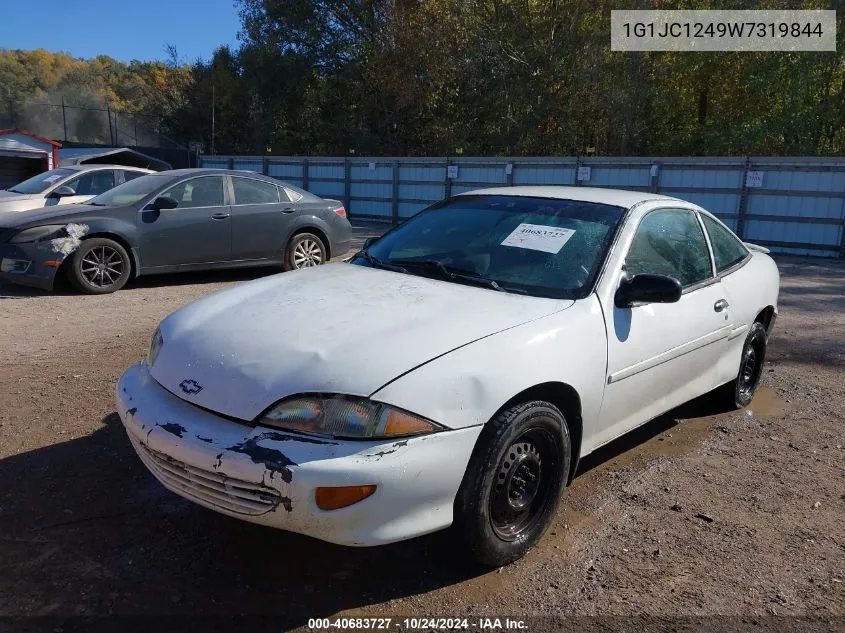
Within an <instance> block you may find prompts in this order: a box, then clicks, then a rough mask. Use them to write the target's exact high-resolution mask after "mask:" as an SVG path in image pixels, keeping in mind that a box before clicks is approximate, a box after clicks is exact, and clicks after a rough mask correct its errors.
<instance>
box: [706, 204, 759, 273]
mask: <svg viewBox="0 0 845 633" xmlns="http://www.w3.org/2000/svg"><path fill="white" fill-rule="evenodd" d="M701 219H702V220H703V221H704V228H705V229H707V235H708V236H710V246H711V247H712V248H713V259H714V260H715V262H716V271H717V272H723V271H725V270H727V269H728V268H730V267H731V266H734V265H736V264H738V263H739V262H741V261H742V260H744V259H745V258H746V257H748V249H747V248H745V245H744V244H743V243H742V242H740V241H739V238H738V237H736V236H735V235H734V234H733V233H731V232H730V231H729V230H728V229H726V228H725V227H723V226H722V225H721V224H719V223H718V222H716V220H714V219H713V218H711V217H710V216H707V215H704V214H703V213H702V214H701Z"/></svg>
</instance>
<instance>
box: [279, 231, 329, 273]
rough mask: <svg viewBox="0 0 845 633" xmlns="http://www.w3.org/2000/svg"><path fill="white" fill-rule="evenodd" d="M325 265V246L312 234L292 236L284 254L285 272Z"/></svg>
mask: <svg viewBox="0 0 845 633" xmlns="http://www.w3.org/2000/svg"><path fill="white" fill-rule="evenodd" d="M325 263H326V246H325V244H323V240H321V239H320V238H319V237H317V236H316V235H314V234H313V233H299V234H298V235H294V236H293V239H292V240H291V241H290V244H288V248H287V253H286V254H285V270H298V269H300V268H312V267H314V266H319V265H320V264H325Z"/></svg>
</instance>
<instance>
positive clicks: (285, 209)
mask: <svg viewBox="0 0 845 633" xmlns="http://www.w3.org/2000/svg"><path fill="white" fill-rule="evenodd" d="M294 211H296V209H294V208H293V207H283V208H282V213H293V212H294Z"/></svg>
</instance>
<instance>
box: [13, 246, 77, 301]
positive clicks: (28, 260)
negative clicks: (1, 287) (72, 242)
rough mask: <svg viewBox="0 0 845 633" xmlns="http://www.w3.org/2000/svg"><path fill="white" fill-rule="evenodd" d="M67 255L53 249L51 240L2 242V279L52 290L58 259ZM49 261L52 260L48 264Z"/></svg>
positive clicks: (62, 258)
mask: <svg viewBox="0 0 845 633" xmlns="http://www.w3.org/2000/svg"><path fill="white" fill-rule="evenodd" d="M64 258H65V255H63V254H58V253H55V252H53V251H52V250H51V248H50V245H49V242H48V243H47V244H46V246H45V244H44V243H39V242H36V243H28V244H0V279H5V280H6V281H10V282H12V283H15V284H20V285H22V286H32V287H34V288H41V289H42V290H52V289H53V284H54V283H55V280H56V272H57V271H58V267H57V266H56V265H55V262H56V261H57V260H59V261H61V260H64ZM47 262H51V264H48V263H47Z"/></svg>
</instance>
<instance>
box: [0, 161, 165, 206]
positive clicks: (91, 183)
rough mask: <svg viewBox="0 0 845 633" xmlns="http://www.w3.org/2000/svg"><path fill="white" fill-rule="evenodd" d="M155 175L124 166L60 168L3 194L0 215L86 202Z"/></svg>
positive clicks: (20, 184)
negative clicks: (120, 186) (6, 212)
mask: <svg viewBox="0 0 845 633" xmlns="http://www.w3.org/2000/svg"><path fill="white" fill-rule="evenodd" d="M153 173H155V172H154V171H152V170H150V169H144V168H142V167H124V166H121V165H71V166H68V167H57V168H56V169H51V170H50V171H45V172H44V173H41V174H38V175H37V176H33V177H32V178H29V179H28V180H24V181H23V182H21V183H18V184H17V185H15V186H14V187H9V188H8V189H6V190H2V191H0V211H29V210H30V209H41V208H43V207H49V206H52V205H56V204H78V203H80V202H87V201H88V200H90V199H91V198H93V197H94V196H98V195H100V194H101V193H105V192H106V191H108V190H109V189H112V188H113V187H116V186H117V185H120V184H123V183H124V182H127V181H129V180H133V179H135V178H138V177H139V176H145V175H147V174H153Z"/></svg>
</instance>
